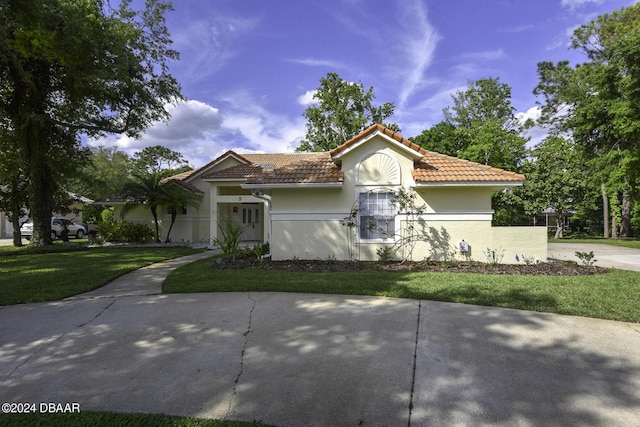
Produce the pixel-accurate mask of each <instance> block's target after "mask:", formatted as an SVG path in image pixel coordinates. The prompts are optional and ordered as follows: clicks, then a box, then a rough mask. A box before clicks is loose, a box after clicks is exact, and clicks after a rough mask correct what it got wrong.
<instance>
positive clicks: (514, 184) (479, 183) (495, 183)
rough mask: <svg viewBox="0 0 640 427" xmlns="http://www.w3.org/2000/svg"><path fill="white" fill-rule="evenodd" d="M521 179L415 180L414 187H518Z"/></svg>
mask: <svg viewBox="0 0 640 427" xmlns="http://www.w3.org/2000/svg"><path fill="white" fill-rule="evenodd" d="M521 185H522V182H521V181H438V182H424V181H423V182H420V181H417V182H416V187H422V188H424V187H495V188H505V187H520V186H521Z"/></svg>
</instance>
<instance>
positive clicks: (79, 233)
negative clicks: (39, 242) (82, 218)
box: [20, 217, 87, 240]
mask: <svg viewBox="0 0 640 427" xmlns="http://www.w3.org/2000/svg"><path fill="white" fill-rule="evenodd" d="M65 225H66V227H67V229H68V230H69V238H71V237H75V238H76V239H82V238H83V237H84V236H85V235H86V234H87V230H86V229H85V228H84V225H82V224H76V223H75V222H74V221H73V220H71V219H66V218H56V217H53V218H51V240H56V239H57V238H59V237H62V230H64V227H65ZM20 234H21V235H22V237H24V238H25V239H27V240H31V237H32V236H33V221H32V220H29V221H27V222H25V223H24V224H22V227H20Z"/></svg>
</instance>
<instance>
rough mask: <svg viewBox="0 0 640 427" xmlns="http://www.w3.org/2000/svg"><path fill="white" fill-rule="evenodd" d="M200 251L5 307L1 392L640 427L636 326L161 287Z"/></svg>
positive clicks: (87, 405) (132, 408)
mask: <svg viewBox="0 0 640 427" xmlns="http://www.w3.org/2000/svg"><path fill="white" fill-rule="evenodd" d="M209 255H210V254H209ZM202 256H206V255H202V254H199V255H196V256H190V257H189V258H186V259H184V258H183V259H181V260H174V261H170V262H166V263H161V264H160V265H155V266H153V267H149V268H146V269H143V270H144V271H143V270H140V271H138V272H135V273H132V274H130V275H127V276H124V277H122V278H121V279H120V280H119V284H117V283H116V282H114V283H112V284H110V285H108V286H105V287H103V288H101V289H99V290H96V291H93V292H91V293H89V294H84V295H82V296H79V297H76V298H74V299H70V300H66V301H59V302H52V303H41V304H28V305H15V306H6V307H2V308H0V401H1V402H21V403H28V402H31V403H37V404H39V403H40V402H53V403H63V404H64V403H74V402H77V403H79V404H80V408H81V410H83V411H87V410H109V411H117V412H152V413H166V414H176V415H191V416H199V417H213V418H223V419H224V418H226V419H232V420H245V421H251V420H261V421H263V422H264V423H268V424H274V425H278V426H359V425H362V426H383V425H384V426H407V425H413V426H425V425H429V426H450V425H469V426H483V425H487V426H488V425H492V426H512V425H520V426H539V425H554V426H560V425H580V426H583V425H585V426H586V425H588V426H638V425H640V421H639V420H640V325H639V324H628V323H622V322H612V321H604V320H596V319H588V318H581V317H572V316H561V315H553V314H543V313H533V312H527V311H517V310H508V309H499V308H490V307H478V306H472V305H462V304H450V303H440V302H433V301H415V300H403V299H393V298H376V297H362V296H338V295H313V294H288V293H219V294H213V293H212V294H174V295H161V294H158V292H159V289H160V283H161V282H162V280H163V277H164V275H165V274H166V273H167V272H168V270H169V269H170V268H173V266H175V265H177V264H179V263H182V262H187V261H190V260H192V259H194V258H198V257H202ZM143 279H144V280H143ZM212 280H215V273H214V272H212ZM152 282H153V283H152ZM0 417H1V416H0Z"/></svg>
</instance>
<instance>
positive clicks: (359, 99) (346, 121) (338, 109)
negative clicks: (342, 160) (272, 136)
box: [297, 73, 400, 151]
mask: <svg viewBox="0 0 640 427" xmlns="http://www.w3.org/2000/svg"><path fill="white" fill-rule="evenodd" d="M313 98H314V100H316V101H317V102H316V103H314V104H313V105H311V106H309V107H308V108H307V109H306V110H305V112H304V114H303V115H304V117H305V118H306V119H307V125H306V127H307V133H306V135H305V139H304V140H303V141H302V144H300V147H298V148H297V151H328V150H331V149H333V148H335V147H337V146H339V145H340V144H343V143H344V142H346V141H348V140H349V139H351V138H353V137H354V136H356V135H357V134H359V133H360V132H362V131H363V130H365V129H366V128H367V127H369V126H371V125H372V124H374V123H379V124H382V125H384V126H386V127H388V128H389V129H391V130H393V131H395V132H399V131H400V128H399V127H398V125H396V124H394V123H386V122H385V120H387V119H388V118H389V117H391V116H393V113H394V109H395V106H394V104H393V103H392V102H385V103H384V104H382V105H380V106H378V107H376V106H374V105H373V100H374V98H375V96H374V90H373V87H370V88H368V89H367V90H365V88H364V85H363V84H362V83H350V82H347V81H345V80H343V79H341V78H340V76H338V74H336V73H328V74H327V75H326V76H325V77H323V78H322V79H320V87H319V88H318V89H317V90H316V92H315V93H314V95H313Z"/></svg>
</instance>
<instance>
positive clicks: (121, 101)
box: [0, 0, 181, 245]
mask: <svg viewBox="0 0 640 427" xmlns="http://www.w3.org/2000/svg"><path fill="white" fill-rule="evenodd" d="M131 4H132V1H131V0H122V1H120V2H119V4H118V6H117V7H113V6H112V4H111V3H110V2H109V1H74V0H30V1H23V0H6V1H5V2H3V3H2V5H0V115H1V116H2V117H3V118H6V119H5V120H4V121H2V122H0V126H2V127H3V130H4V131H5V132H6V134H10V135H12V137H13V138H15V141H16V147H17V150H18V152H19V153H20V159H19V162H20V163H21V166H22V168H23V170H24V171H26V176H25V180H26V183H27V190H28V193H29V203H30V206H29V208H30V212H31V215H32V217H33V219H34V235H33V239H32V242H33V244H38V245H43V244H47V243H50V217H51V212H52V210H53V208H54V203H55V200H54V199H55V194H56V193H59V191H60V189H61V187H62V186H63V183H64V181H65V179H66V178H67V177H68V175H70V174H71V172H73V171H70V172H68V173H60V170H59V169H58V167H57V165H60V164H61V163H62V162H63V161H67V162H68V159H69V157H74V156H76V154H77V153H80V152H81V151H82V147H81V144H80V140H79V136H80V135H81V134H85V135H88V136H101V135H104V134H106V133H126V134H127V135H129V136H138V135H140V133H141V132H142V131H143V130H144V129H145V128H147V127H148V126H149V125H150V124H151V123H152V122H153V121H156V120H162V119H167V118H168V112H167V111H166V110H165V105H166V104H167V103H170V102H174V101H176V100H178V99H180V98H181V95H180V86H179V84H178V82H177V81H176V80H175V79H174V78H173V77H172V76H171V75H170V74H169V72H168V62H169V61H171V60H174V59H177V58H178V53H177V52H176V51H174V50H172V49H171V48H170V46H171V39H170V37H169V34H168V31H167V29H166V25H165V20H164V14H165V13H166V12H167V11H169V10H170V9H171V4H170V3H169V2H167V1H164V0H147V1H146V2H145V6H144V9H142V10H140V11H136V10H134V9H133V8H132V6H131ZM16 161H18V160H16Z"/></svg>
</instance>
